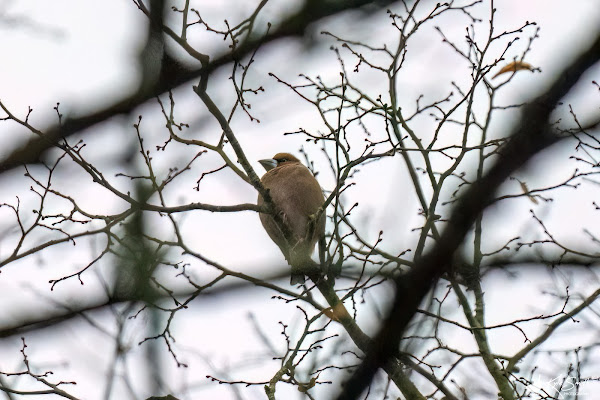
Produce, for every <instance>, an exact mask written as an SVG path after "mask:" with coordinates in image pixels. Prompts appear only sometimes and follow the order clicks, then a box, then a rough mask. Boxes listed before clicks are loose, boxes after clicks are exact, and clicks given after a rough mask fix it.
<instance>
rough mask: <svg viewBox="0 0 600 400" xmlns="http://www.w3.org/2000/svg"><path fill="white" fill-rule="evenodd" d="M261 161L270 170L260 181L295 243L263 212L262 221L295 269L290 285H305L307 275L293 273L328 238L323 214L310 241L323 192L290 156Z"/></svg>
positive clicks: (306, 169)
mask: <svg viewBox="0 0 600 400" xmlns="http://www.w3.org/2000/svg"><path fill="white" fill-rule="evenodd" d="M259 162H260V163H261V164H262V166H263V167H264V168H265V169H266V170H267V173H266V174H264V175H263V177H262V178H261V181H262V184H263V185H264V186H265V188H267V189H269V193H270V194H271V198H272V199H273V202H274V203H275V205H276V207H277V209H278V211H279V213H280V215H281V218H282V220H283V221H284V222H285V224H286V225H287V226H288V227H289V229H290V231H291V233H292V240H290V242H289V243H287V242H286V240H285V237H284V235H283V232H282V231H281V230H280V228H279V226H278V225H277V224H276V223H275V221H274V220H273V218H272V217H271V216H270V215H268V214H262V213H261V214H260V222H261V223H262V225H263V227H264V228H265V230H266V231H267V233H268V234H269V237H270V238H271V240H273V241H274V242H275V244H277V246H279V249H281V252H282V253H283V255H284V257H285V259H286V260H287V262H288V263H289V264H290V265H291V266H292V278H291V284H292V285H295V284H299V283H304V274H302V273H297V272H294V269H295V267H296V266H298V265H301V264H303V263H305V262H308V261H309V260H310V257H311V255H312V253H313V251H314V248H315V244H316V243H317V242H318V241H319V239H320V238H322V237H324V235H325V214H324V213H323V214H321V217H320V218H319V221H318V222H317V225H316V226H315V228H314V230H313V235H312V237H310V238H307V235H308V230H309V223H310V216H311V215H314V214H315V213H316V212H317V211H318V210H319V208H320V207H321V206H322V205H323V202H324V198H323V192H322V191H321V187H320V186H319V182H317V180H316V179H315V177H314V176H313V174H312V173H311V172H310V170H309V169H308V168H306V167H305V166H304V165H302V163H301V162H300V160H298V159H297V158H296V157H294V156H293V155H291V154H289V153H278V154H276V155H275V156H274V157H273V158H272V159H267V160H260V161H259ZM257 203H258V205H259V206H260V205H262V204H263V198H262V196H261V195H260V194H259V195H258V201H257ZM288 244H289V245H288Z"/></svg>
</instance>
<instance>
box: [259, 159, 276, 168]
mask: <svg viewBox="0 0 600 400" xmlns="http://www.w3.org/2000/svg"><path fill="white" fill-rule="evenodd" d="M258 162H259V163H260V165H262V166H263V167H264V169H266V170H267V171H270V170H272V169H273V168H275V167H276V166H277V161H276V160H274V159H272V158H267V159H264V160H258Z"/></svg>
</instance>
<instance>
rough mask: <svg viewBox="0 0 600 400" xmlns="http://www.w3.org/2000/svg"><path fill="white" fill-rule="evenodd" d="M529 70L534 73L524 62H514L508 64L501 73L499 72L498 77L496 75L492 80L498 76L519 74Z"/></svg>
mask: <svg viewBox="0 0 600 400" xmlns="http://www.w3.org/2000/svg"><path fill="white" fill-rule="evenodd" d="M523 69H526V70H529V71H533V69H534V68H533V67H532V66H531V65H529V64H527V63H525V62H523V61H513V62H511V63H509V64H506V65H505V66H504V67H502V69H501V70H500V71H498V73H497V74H496V75H494V76H493V77H492V78H495V77H497V76H498V75H502V74H504V73H506V72H517V71H520V70H523Z"/></svg>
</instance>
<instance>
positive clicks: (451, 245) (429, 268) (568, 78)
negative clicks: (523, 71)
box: [339, 33, 600, 400]
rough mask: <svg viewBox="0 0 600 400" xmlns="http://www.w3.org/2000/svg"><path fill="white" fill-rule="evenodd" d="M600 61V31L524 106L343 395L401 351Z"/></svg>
mask: <svg viewBox="0 0 600 400" xmlns="http://www.w3.org/2000/svg"><path fill="white" fill-rule="evenodd" d="M599 59H600V33H596V35H595V40H594V42H593V43H592V45H591V46H590V47H589V48H588V49H586V50H585V51H584V52H583V53H581V54H580V55H579V56H578V57H577V58H576V59H574V60H573V61H572V63H571V64H570V65H568V66H567V67H566V68H565V69H564V70H563V71H562V72H561V73H560V74H558V77H557V78H556V80H555V81H554V82H553V83H552V85H551V86H550V87H549V88H548V89H547V90H546V91H545V92H543V93H542V94H541V95H540V96H538V97H537V98H536V99H534V100H533V101H532V102H531V103H530V104H529V105H527V106H526V108H525V109H524V111H523V113H522V115H521V118H520V120H519V122H518V123H517V124H516V125H515V127H514V128H513V133H512V134H511V136H510V138H509V141H508V143H507V144H506V145H505V147H504V149H503V150H502V151H501V154H500V157H499V160H498V161H497V162H496V164H494V165H493V166H492V167H491V169H490V171H489V172H488V173H487V174H486V175H484V176H483V178H482V179H481V180H479V181H477V182H475V183H474V184H473V185H472V186H471V187H470V188H469V189H468V190H467V192H466V193H465V194H464V195H463V197H462V198H461V199H460V201H459V202H458V203H457V205H456V207H455V208H454V210H453V212H452V216H451V217H450V221H449V223H448V226H447V228H446V229H445V230H444V232H443V233H442V236H441V238H440V240H439V241H438V242H436V244H435V246H434V247H433V248H432V250H431V251H430V252H428V253H427V254H425V255H424V256H423V257H422V258H421V259H419V260H417V263H416V266H415V268H413V269H411V271H410V272H409V273H408V274H406V275H403V276H401V277H399V278H398V279H397V281H396V286H397V292H396V296H395V298H394V303H393V306H392V309H391V311H390V313H389V315H388V317H387V318H386V320H385V322H384V324H383V326H382V327H381V329H380V331H379V333H378V334H377V336H376V338H375V340H374V342H373V343H374V345H373V347H372V348H371V349H370V351H369V352H368V353H367V356H366V357H365V359H364V361H363V363H362V364H361V365H360V367H359V368H358V369H357V370H356V371H355V373H354V374H353V376H352V377H350V379H349V380H348V382H347V384H346V386H345V387H344V389H343V391H342V393H341V394H340V396H339V399H344V400H346V399H357V398H358V397H359V396H360V395H361V393H362V392H363V390H364V389H365V388H366V387H367V386H368V385H369V383H370V382H371V380H372V379H373V376H374V375H375V372H376V371H377V370H378V369H379V368H381V367H385V366H387V365H388V364H389V363H390V361H391V360H392V357H394V355H396V354H397V353H398V347H399V343H400V339H401V338H402V334H403V332H404V331H405V329H406V327H407V325H408V323H409V322H410V320H411V319H412V317H413V315H414V314H415V312H416V311H417V307H418V306H419V304H420V303H421V301H422V300H423V299H424V297H425V295H426V294H427V292H428V291H429V290H430V288H431V287H432V285H433V283H434V282H435V280H436V279H437V278H439V277H440V275H441V274H442V273H444V272H445V271H448V270H449V269H450V266H451V263H452V258H453V255H454V253H455V252H456V250H457V249H458V248H459V246H460V244H461V243H462V241H463V239H464V237H465V235H466V234H467V233H468V231H469V229H470V228H471V226H472V225H473V223H474V221H475V219H476V218H477V216H478V215H480V214H481V213H482V212H483V210H484V209H485V207H486V205H487V204H488V203H489V202H490V200H491V199H492V198H493V196H494V193H495V192H496V190H497V188H498V187H499V186H500V184H501V183H502V182H504V181H505V180H506V179H507V178H508V177H509V176H510V175H511V174H512V173H513V172H514V171H515V170H517V169H518V168H520V167H521V166H523V165H524V164H525V163H527V162H528V161H529V160H530V159H531V158H532V157H533V156H534V155H535V154H537V153H539V152H540V151H542V150H543V149H545V148H547V147H549V146H551V145H552V144H554V143H556V142H558V141H559V140H560V139H561V137H559V136H557V135H555V134H554V133H553V131H552V130H551V128H550V126H549V124H548V120H549V117H550V114H551V112H552V111H553V110H554V108H555V107H556V105H557V104H558V102H559V101H560V100H561V99H562V98H563V97H564V96H565V95H566V94H567V93H568V92H569V91H570V90H571V88H572V87H573V86H574V85H575V84H576V83H577V81H578V80H579V78H580V77H581V75H582V74H583V73H584V72H585V71H586V70H587V69H588V68H590V67H591V66H592V65H594V64H595V63H597V62H598V60H599ZM499 390H500V392H501V395H502V396H503V397H504V398H512V397H513V395H512V388H511V387H510V385H508V382H506V385H504V386H503V387H499Z"/></svg>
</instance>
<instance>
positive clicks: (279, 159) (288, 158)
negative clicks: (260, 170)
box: [258, 153, 300, 171]
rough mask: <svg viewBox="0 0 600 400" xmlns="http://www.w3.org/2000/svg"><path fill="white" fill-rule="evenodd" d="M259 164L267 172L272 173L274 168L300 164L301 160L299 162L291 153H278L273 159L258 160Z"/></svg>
mask: <svg viewBox="0 0 600 400" xmlns="http://www.w3.org/2000/svg"><path fill="white" fill-rule="evenodd" d="M258 162H259V163H260V165H262V166H263V167H264V168H265V169H266V170H267V171H270V170H272V169H273V168H275V167H278V166H280V165H283V164H285V163H299V162H300V160H298V159H297V158H296V157H295V156H293V155H292V154H290V153H277V154H275V155H274V156H273V158H267V159H264V160H258Z"/></svg>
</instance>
